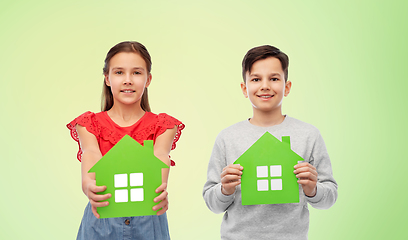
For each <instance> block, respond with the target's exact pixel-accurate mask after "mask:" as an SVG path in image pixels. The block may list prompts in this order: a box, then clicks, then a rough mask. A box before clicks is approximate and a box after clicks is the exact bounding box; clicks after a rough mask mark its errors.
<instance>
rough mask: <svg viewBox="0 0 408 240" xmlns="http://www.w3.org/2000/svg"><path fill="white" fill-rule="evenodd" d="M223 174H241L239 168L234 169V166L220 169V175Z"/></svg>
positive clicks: (222, 175)
mask: <svg viewBox="0 0 408 240" xmlns="http://www.w3.org/2000/svg"><path fill="white" fill-rule="evenodd" d="M225 175H238V176H241V175H242V171H240V170H239V169H236V168H227V169H225V170H224V171H222V173H221V177H224V176H225Z"/></svg>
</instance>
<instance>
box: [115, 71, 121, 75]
mask: <svg viewBox="0 0 408 240" xmlns="http://www.w3.org/2000/svg"><path fill="white" fill-rule="evenodd" d="M122 73H123V72H122V71H116V72H115V74H122Z"/></svg>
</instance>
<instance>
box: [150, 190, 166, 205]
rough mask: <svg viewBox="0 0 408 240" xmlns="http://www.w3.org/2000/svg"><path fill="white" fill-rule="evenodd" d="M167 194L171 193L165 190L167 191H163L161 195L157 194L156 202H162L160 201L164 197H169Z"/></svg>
mask: <svg viewBox="0 0 408 240" xmlns="http://www.w3.org/2000/svg"><path fill="white" fill-rule="evenodd" d="M167 195H169V194H168V192H167V191H166V190H165V191H163V192H162V193H161V194H160V195H159V196H157V197H156V198H154V200H153V201H154V202H160V201H162V200H163V199H166V198H167Z"/></svg>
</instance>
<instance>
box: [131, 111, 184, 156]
mask: <svg viewBox="0 0 408 240" xmlns="http://www.w3.org/2000/svg"><path fill="white" fill-rule="evenodd" d="M141 125H142V126H141V127H140V128H139V129H138V130H137V134H135V136H134V138H135V139H136V138H144V139H148V138H149V136H151V137H152V138H153V139H156V138H157V137H158V136H160V135H161V134H163V133H164V132H165V131H166V130H167V129H172V128H174V127H177V132H176V136H175V137H174V141H173V144H172V147H171V149H172V150H173V149H175V148H176V142H177V141H178V140H179V138H180V135H181V131H182V130H183V129H184V127H185V125H184V124H183V123H182V122H181V121H180V120H178V119H176V118H174V117H172V116H170V115H168V114H166V113H159V114H155V113H152V112H146V114H145V116H143V118H142V122H141Z"/></svg>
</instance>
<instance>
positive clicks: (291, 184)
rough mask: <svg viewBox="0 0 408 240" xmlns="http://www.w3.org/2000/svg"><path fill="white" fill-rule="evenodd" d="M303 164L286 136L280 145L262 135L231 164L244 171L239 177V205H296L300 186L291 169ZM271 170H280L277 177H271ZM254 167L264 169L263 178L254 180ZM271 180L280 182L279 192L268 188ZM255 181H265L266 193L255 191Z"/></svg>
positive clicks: (255, 171) (270, 135)
mask: <svg viewBox="0 0 408 240" xmlns="http://www.w3.org/2000/svg"><path fill="white" fill-rule="evenodd" d="M303 160H304V159H303V158H302V157H301V156H299V155H298V154H296V153H295V152H294V151H292V149H291V145H290V136H283V137H282V141H279V140H278V139H277V138H276V137H274V136H273V135H272V134H270V133H269V132H265V133H264V134H263V135H262V136H261V137H260V138H259V139H258V140H257V141H256V142H255V143H254V144H253V145H252V146H251V147H250V148H248V149H247V150H246V151H245V152H244V153H243V154H242V155H241V156H240V157H239V158H238V159H237V160H236V161H235V162H234V163H235V164H240V165H241V166H243V167H244V170H243V172H242V177H241V201H242V205H258V204H282V203H296V202H299V188H300V186H299V184H298V183H297V178H296V175H295V174H294V173H293V171H294V168H293V167H294V166H295V165H296V164H297V163H298V162H300V161H303ZM271 166H280V176H272V173H271V172H272V168H271ZM257 167H263V168H264V169H265V170H266V169H267V170H266V174H267V175H264V176H258V175H257ZM278 168H279V167H278ZM274 179H278V181H281V190H271V187H269V185H271V186H272V181H275V180H274ZM279 179H281V180H279ZM259 180H263V181H264V182H265V180H267V182H268V183H266V184H267V188H268V189H267V190H260V191H258V186H259V185H258V184H259V183H258V181H259Z"/></svg>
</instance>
